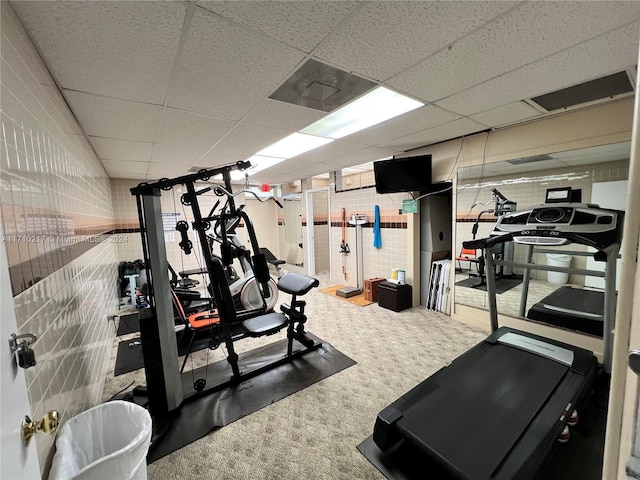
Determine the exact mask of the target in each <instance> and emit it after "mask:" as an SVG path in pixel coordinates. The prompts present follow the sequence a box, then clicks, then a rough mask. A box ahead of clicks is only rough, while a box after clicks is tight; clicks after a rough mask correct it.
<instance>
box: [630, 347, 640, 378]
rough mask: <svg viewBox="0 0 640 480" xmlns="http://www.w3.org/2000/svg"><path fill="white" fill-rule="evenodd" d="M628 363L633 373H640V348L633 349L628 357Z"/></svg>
mask: <svg viewBox="0 0 640 480" xmlns="http://www.w3.org/2000/svg"><path fill="white" fill-rule="evenodd" d="M627 363H628V364H629V368H630V369H631V370H633V373H635V374H636V375H640V350H631V351H630V352H629V356H628V357H627Z"/></svg>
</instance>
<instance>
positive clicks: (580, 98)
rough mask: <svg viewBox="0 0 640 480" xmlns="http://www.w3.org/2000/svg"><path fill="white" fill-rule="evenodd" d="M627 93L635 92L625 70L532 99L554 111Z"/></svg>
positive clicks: (546, 108) (548, 110) (549, 110)
mask: <svg viewBox="0 0 640 480" xmlns="http://www.w3.org/2000/svg"><path fill="white" fill-rule="evenodd" d="M626 93H633V84H632V83H631V80H630V79H629V75H628V74H627V72H626V71H624V72H618V73H614V74H612V75H607V76H606V77H601V78H596V79H595V80H590V81H588V82H585V83H580V84H578V85H574V86H573V87H568V88H563V89H562V90H557V91H555V92H551V93H547V94H545V95H540V96H539V97H534V98H532V99H531V100H530V101H531V102H533V103H535V104H537V105H539V106H541V107H542V108H544V109H545V110H546V111H547V112H552V111H554V110H561V109H566V108H569V107H574V106H576V105H582V104H585V103H591V102H595V101H598V100H605V99H610V98H613V97H615V96H617V95H622V94H626Z"/></svg>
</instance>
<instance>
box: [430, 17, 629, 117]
mask: <svg viewBox="0 0 640 480" xmlns="http://www.w3.org/2000/svg"><path fill="white" fill-rule="evenodd" d="M639 29H640V24H638V23H632V24H630V25H627V26H626V27H623V28H620V29H617V30H614V31H612V32H610V33H607V34H606V35H602V36H600V37H597V38H595V39H593V40H590V41H588V42H585V43H582V44H580V45H577V46H575V47H572V48H569V49H567V50H564V51H562V52H560V53H557V54H555V55H551V56H549V57H546V58H544V59H542V60H540V61H538V62H534V63H531V64H529V65H527V66H525V67H522V68H520V69H518V70H514V71H512V72H509V73H507V74H504V75H501V76H499V77H496V78H493V79H491V80H489V81H487V82H484V83H481V84H479V85H477V86H475V87H473V88H470V89H468V90H465V91H464V92H461V93H459V94H456V95H453V96H451V97H448V98H445V99H443V100H441V101H439V102H437V104H438V105H440V106H442V107H443V108H446V109H448V110H451V111H455V112H458V113H460V114H461V115H473V114H475V113H479V112H483V111H485V110H490V109H492V108H495V107H498V106H501V105H505V104H508V103H512V102H514V101H519V100H523V99H526V98H530V97H532V96H536V95H542V94H544V93H548V92H552V91H554V90H558V89H560V88H565V87H569V86H572V85H575V84H576V83H581V82H583V81H585V80H588V79H593V78H597V77H600V76H604V75H608V74H610V73H614V72H617V71H621V70H624V69H626V68H628V67H630V66H632V65H634V64H635V63H636V62H637V60H638V43H637V41H636V40H635V39H636V38H637V36H638V31H639ZM594 58H598V61H597V62H594V61H593V59H594Z"/></svg>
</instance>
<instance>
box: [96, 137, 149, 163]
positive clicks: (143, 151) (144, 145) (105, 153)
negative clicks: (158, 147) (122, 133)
mask: <svg viewBox="0 0 640 480" xmlns="http://www.w3.org/2000/svg"><path fill="white" fill-rule="evenodd" d="M89 142H91V145H93V149H94V150H95V151H96V155H98V157H99V158H102V159H109V160H126V161H132V162H146V161H148V160H149V157H150V156H151V149H152V146H153V144H152V143H148V142H134V141H130V140H117V139H114V138H103V137H89Z"/></svg>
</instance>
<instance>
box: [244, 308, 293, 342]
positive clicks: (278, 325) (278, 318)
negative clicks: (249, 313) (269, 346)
mask: <svg viewBox="0 0 640 480" xmlns="http://www.w3.org/2000/svg"><path fill="white" fill-rule="evenodd" d="M287 322H288V320H287V317H285V316H284V314H282V313H275V312H272V313H267V314H265V315H260V316H258V317H253V318H250V319H248V320H245V321H244V322H242V328H244V331H245V332H246V333H247V335H249V336H250V337H262V336H264V335H271V334H273V333H276V332H279V331H280V330H282V328H283V327H284V326H286V325H287Z"/></svg>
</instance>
